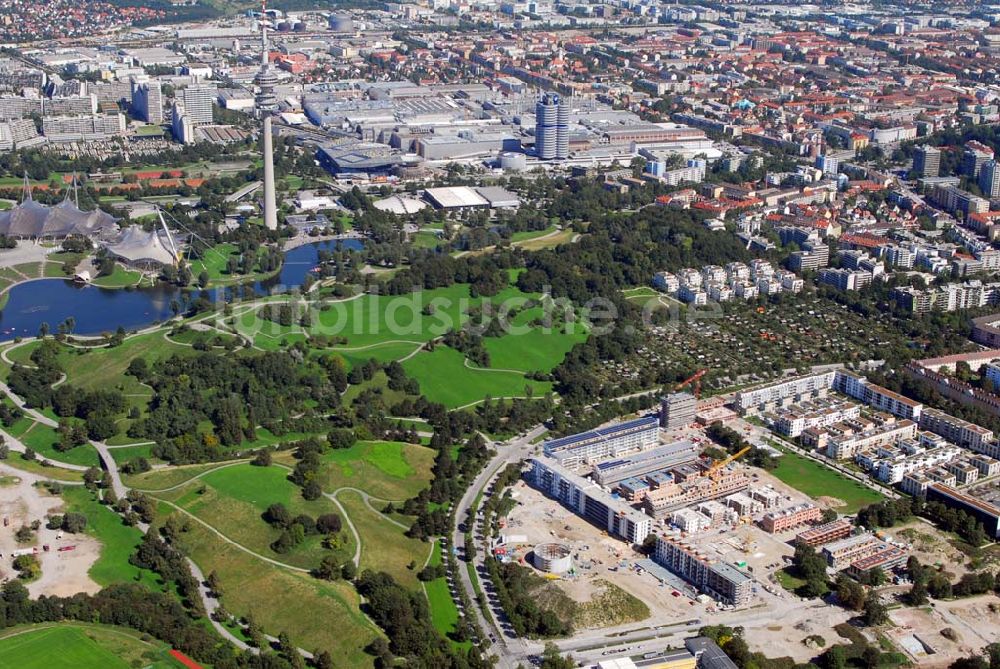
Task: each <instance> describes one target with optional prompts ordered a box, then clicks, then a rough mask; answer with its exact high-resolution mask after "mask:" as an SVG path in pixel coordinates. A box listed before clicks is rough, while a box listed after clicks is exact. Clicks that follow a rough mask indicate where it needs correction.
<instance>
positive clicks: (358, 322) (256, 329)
mask: <svg viewBox="0 0 1000 669" xmlns="http://www.w3.org/2000/svg"><path fill="white" fill-rule="evenodd" d="M531 297H537V296H536V295H527V294H525V293H522V292H521V291H519V290H518V289H517V288H514V287H508V288H505V289H504V290H502V291H500V293H498V294H497V295H495V296H493V297H491V298H487V299H489V301H490V302H491V303H492V304H493V305H494V312H495V311H497V310H498V309H499V306H500V305H501V304H502V303H504V302H505V301H507V300H511V299H514V298H519V299H522V300H525V299H528V298H531ZM483 301H484V298H481V297H477V298H473V297H471V296H470V294H469V285H468V284H455V285H453V286H449V287H447V288H436V289H434V290H421V291H417V292H415V293H410V294H406V295H368V294H366V295H363V296H361V297H359V298H355V299H351V300H342V301H330V302H328V303H326V306H325V307H321V308H320V311H319V314H318V317H317V318H315V319H314V324H313V326H312V327H311V328H310V332H312V333H316V334H327V335H337V336H341V337H345V338H346V339H347V344H345V345H344V346H343V347H341V348H358V347H362V346H371V345H373V344H385V343H387V342H398V341H406V342H410V341H412V342H418V343H419V342H426V341H429V340H431V339H434V338H435V337H439V336H441V335H443V334H445V333H447V332H448V331H449V330H452V329H455V328H458V327H460V326H461V325H462V324H463V323H464V322H466V321H467V320H468V314H466V313H465V312H466V310H467V309H468V308H470V307H475V306H479V305H481V304H482V303H483ZM425 307H429V311H432V312H433V313H424V311H425ZM236 327H237V328H238V329H240V330H241V331H244V332H247V333H248V334H250V335H255V334H256V335H258V337H259V338H270V339H274V340H275V341H280V339H281V338H282V337H284V336H287V335H289V334H299V335H300V337H301V333H302V330H301V328H299V327H298V326H292V327H287V326H286V327H283V326H280V325H278V324H277V323H273V322H272V321H269V320H267V319H264V318H262V317H261V316H260V315H258V314H257V313H255V312H252V311H251V312H248V313H246V314H243V315H241V316H240V317H239V318H237V319H236ZM273 347H274V348H277V345H276V344H275V345H273ZM410 350H412V348H411V349H410Z"/></svg>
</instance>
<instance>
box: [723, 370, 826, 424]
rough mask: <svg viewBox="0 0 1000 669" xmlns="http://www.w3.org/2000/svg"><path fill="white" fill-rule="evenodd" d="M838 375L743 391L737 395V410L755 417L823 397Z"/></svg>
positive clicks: (776, 383) (794, 380)
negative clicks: (758, 414)
mask: <svg viewBox="0 0 1000 669" xmlns="http://www.w3.org/2000/svg"><path fill="white" fill-rule="evenodd" d="M836 374H837V373H836V372H832V371H831V372H824V373H822V374H809V375H807V376H799V377H796V378H794V379H787V380H784V381H776V382H774V383H769V384H767V385H764V386H758V387H756V388H750V389H748V390H742V391H740V392H739V393H737V394H736V399H735V404H736V408H737V410H738V411H739V412H740V413H741V414H743V415H754V414H757V413H762V412H765V411H771V410H774V409H777V408H780V407H784V406H789V405H791V404H795V403H797V402H801V401H803V400H807V399H813V398H816V397H823V396H825V395H826V393H827V392H828V391H829V390H830V389H831V388H832V387H833V385H834V380H835V378H836Z"/></svg>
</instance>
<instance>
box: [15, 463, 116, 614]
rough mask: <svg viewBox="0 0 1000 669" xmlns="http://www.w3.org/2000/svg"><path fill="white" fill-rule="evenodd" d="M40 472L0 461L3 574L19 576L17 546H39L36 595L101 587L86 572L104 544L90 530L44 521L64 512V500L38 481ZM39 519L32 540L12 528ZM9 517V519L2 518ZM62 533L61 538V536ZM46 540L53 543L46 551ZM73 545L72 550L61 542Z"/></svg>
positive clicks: (31, 589)
mask: <svg viewBox="0 0 1000 669" xmlns="http://www.w3.org/2000/svg"><path fill="white" fill-rule="evenodd" d="M38 480H39V479H38V477H35V476H33V475H31V474H27V473H25V472H21V471H18V470H15V469H12V468H10V467H6V466H4V465H2V464H0V483H2V485H0V580H7V579H10V578H17V572H16V571H14V569H13V567H12V564H11V563H12V562H13V560H14V555H13V553H14V552H15V551H23V550H27V549H33V550H37V553H36V557H37V558H38V561H39V564H40V565H41V568H42V574H41V577H40V578H38V579H37V580H35V581H33V582H32V583H29V584H28V592H29V593H31V596H32V597H37V596H39V595H60V596H65V595H72V594H75V593H77V592H88V593H93V592H97V591H98V590H100V586H98V585H97V584H96V583H95V582H94V581H93V580H91V578H90V577H89V576H88V575H87V572H88V571H89V570H90V567H91V566H92V565H93V564H94V562H96V561H97V558H98V556H99V555H100V551H101V545H100V542H98V541H97V540H96V539H94V538H93V537H90V536H88V535H86V534H65V533H62V532H60V531H58V530H50V529H47V528H46V527H45V521H46V516H48V515H51V514H54V513H61V512H62V500H61V499H60V498H59V497H57V496H54V495H50V494H49V493H48V491H46V490H45V489H44V488H41V487H38V486H36V485H34V484H35V483H36V482H37V481H38ZM35 520H38V521H41V527H40V528H39V529H38V532H37V533H36V534H35V537H34V539H33V540H32V541H30V542H29V543H26V544H21V543H18V542H17V539H16V538H15V536H14V533H15V532H17V530H18V528H20V527H21V526H22V525H30V524H31V523H32V522H33V521H35ZM4 523H6V524H4ZM60 535H62V536H61V538H59V537H60ZM44 546H49V550H48V551H46V550H45V549H44ZM69 546H73V547H74V548H73V549H72V550H65V551H60V550H59V548H66V547H69Z"/></svg>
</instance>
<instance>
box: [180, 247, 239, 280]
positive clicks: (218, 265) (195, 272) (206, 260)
mask: <svg viewBox="0 0 1000 669" xmlns="http://www.w3.org/2000/svg"><path fill="white" fill-rule="evenodd" d="M239 255H240V254H239V249H238V248H237V246H236V245H235V244H217V245H216V246H213V247H212V248H210V249H206V250H204V251H202V258H200V259H198V260H194V261H192V262H191V276H193V277H195V278H196V279H197V278H198V276H199V275H200V274H201V273H202V271H203V270H204V271H207V272H208V278H209V280H211V281H219V280H223V279H225V280H231V279H233V278H235V276H234V275H232V274H229V273H228V272H226V266H227V264H228V263H229V258H230V257H233V256H235V257H239Z"/></svg>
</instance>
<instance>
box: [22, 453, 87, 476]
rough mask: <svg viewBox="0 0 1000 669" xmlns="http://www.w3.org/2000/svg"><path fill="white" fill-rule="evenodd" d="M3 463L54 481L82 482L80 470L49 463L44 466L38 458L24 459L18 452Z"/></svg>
mask: <svg viewBox="0 0 1000 669" xmlns="http://www.w3.org/2000/svg"><path fill="white" fill-rule="evenodd" d="M3 463H4V464H5V465H7V466H9V467H13V468H14V469H19V470H21V471H23V472H28V473H31V474H36V475H38V476H43V477H45V478H49V479H54V480H56V481H64V482H66V483H82V482H83V472H81V471H76V470H71V469H62V468H60V467H56V466H53V465H51V464H49V465H48V466H45V465H43V464H42V463H41V461H39V460H25V459H24V458H23V457H21V455H20V454H19V453H11V454H10V456H9V457H8V458H7V459H6V460H4V461H3Z"/></svg>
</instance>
